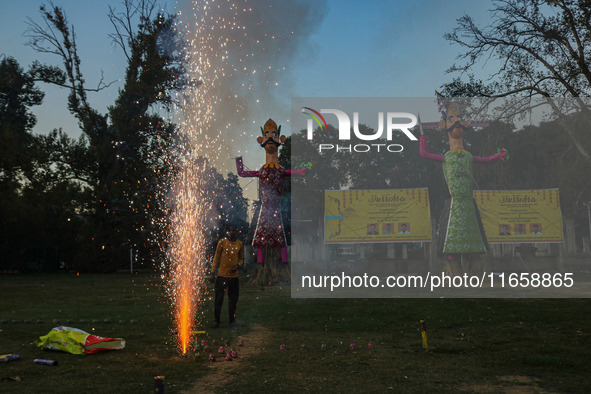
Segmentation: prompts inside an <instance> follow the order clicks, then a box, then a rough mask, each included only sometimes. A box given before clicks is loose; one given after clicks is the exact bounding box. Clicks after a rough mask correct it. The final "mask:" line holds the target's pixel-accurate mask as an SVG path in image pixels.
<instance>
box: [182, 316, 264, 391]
mask: <svg viewBox="0 0 591 394" xmlns="http://www.w3.org/2000/svg"><path fill="white" fill-rule="evenodd" d="M270 334H271V331H270V330H269V329H268V328H266V327H264V326H261V325H254V326H252V328H251V330H250V332H249V333H248V334H245V335H239V336H238V337H237V338H236V341H238V340H239V339H242V340H243V341H244V346H240V347H238V346H236V344H235V343H233V344H232V347H234V348H235V349H236V350H237V351H238V358H234V359H233V360H232V361H226V359H225V355H222V354H219V355H218V354H216V358H217V360H216V361H215V362H209V361H207V357H208V356H209V355H207V354H206V355H204V356H203V357H204V359H203V361H201V362H202V363H203V364H204V365H207V367H208V369H209V370H208V372H207V374H206V375H205V376H204V377H202V378H201V379H199V380H197V381H196V382H195V383H194V384H193V386H192V387H191V388H190V389H188V390H185V391H183V392H182V393H183V394H191V393H204V392H209V393H211V392H212V391H213V389H214V388H215V387H217V386H219V385H220V384H221V383H223V384H227V383H229V382H231V381H232V380H234V379H236V378H237V375H236V371H237V370H238V369H239V368H240V366H241V365H242V363H245V362H247V361H248V359H249V358H250V357H252V356H254V355H256V354H258V353H260V352H261V351H262V350H263V347H264V342H265V340H266V339H268V338H269V337H270ZM206 363H207V364H206Z"/></svg>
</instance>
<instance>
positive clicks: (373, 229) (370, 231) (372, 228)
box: [367, 223, 379, 235]
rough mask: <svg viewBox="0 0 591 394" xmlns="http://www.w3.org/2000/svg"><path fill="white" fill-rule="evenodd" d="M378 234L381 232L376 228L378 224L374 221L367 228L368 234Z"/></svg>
mask: <svg viewBox="0 0 591 394" xmlns="http://www.w3.org/2000/svg"><path fill="white" fill-rule="evenodd" d="M376 234H379V233H378V230H376V225H375V224H373V223H372V224H370V225H369V229H368V230H367V235H376Z"/></svg>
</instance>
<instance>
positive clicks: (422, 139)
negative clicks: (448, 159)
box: [419, 135, 443, 161]
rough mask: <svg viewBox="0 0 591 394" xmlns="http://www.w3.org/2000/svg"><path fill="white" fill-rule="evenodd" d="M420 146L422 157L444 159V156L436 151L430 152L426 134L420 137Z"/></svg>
mask: <svg viewBox="0 0 591 394" xmlns="http://www.w3.org/2000/svg"><path fill="white" fill-rule="evenodd" d="M419 147H420V150H419V153H420V154H421V157H422V158H424V159H429V160H436V161H443V156H441V155H436V154H435V153H429V151H428V150H427V137H425V136H424V135H423V136H421V137H420V138H419Z"/></svg>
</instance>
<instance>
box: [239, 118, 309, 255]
mask: <svg viewBox="0 0 591 394" xmlns="http://www.w3.org/2000/svg"><path fill="white" fill-rule="evenodd" d="M280 130H281V127H279V128H277V125H276V124H275V122H274V121H273V120H272V119H269V120H268V121H267V123H265V128H264V129H262V128H261V131H262V132H263V137H259V139H258V142H259V143H260V144H261V146H262V147H263V148H265V150H266V151H267V162H266V164H265V165H264V166H263V167H262V168H261V169H260V170H259V171H245V170H244V164H243V163H242V158H241V157H238V158H236V169H237V171H238V175H239V176H241V177H258V178H259V190H260V196H261V210H260V212H259V217H258V222H257V228H256V231H255V234H254V238H253V241H252V245H253V246H255V247H257V248H258V250H257V255H258V262H259V263H263V262H264V256H263V248H281V260H282V261H283V262H285V263H286V262H287V260H288V257H287V242H286V239H285V227H284V225H283V220H282V218H281V198H282V197H283V180H284V178H285V177H286V176H291V175H305V172H304V171H303V170H286V169H285V168H283V167H281V166H280V165H279V164H278V163H277V158H278V156H277V148H278V147H279V146H280V145H281V143H280V141H281V142H285V136H280V134H279V133H280ZM267 145H270V146H269V147H267Z"/></svg>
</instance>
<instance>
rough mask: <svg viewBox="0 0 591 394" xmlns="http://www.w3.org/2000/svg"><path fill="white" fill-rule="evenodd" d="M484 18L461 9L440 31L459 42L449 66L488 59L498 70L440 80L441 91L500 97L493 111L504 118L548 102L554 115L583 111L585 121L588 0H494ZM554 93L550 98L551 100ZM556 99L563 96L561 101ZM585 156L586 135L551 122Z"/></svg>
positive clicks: (466, 66) (590, 50)
mask: <svg viewBox="0 0 591 394" xmlns="http://www.w3.org/2000/svg"><path fill="white" fill-rule="evenodd" d="M489 12H490V15H491V24H490V25H489V26H487V27H486V28H481V27H478V26H477V25H476V23H475V22H474V20H473V19H472V18H471V17H470V16H468V15H464V16H462V17H461V18H460V19H458V25H457V26H456V27H455V28H454V30H453V31H452V32H451V33H448V34H446V35H445V38H446V39H447V40H449V41H451V42H452V43H455V44H458V45H460V46H461V47H462V49H463V52H461V53H460V54H459V55H458V58H459V59H460V60H461V61H463V63H460V64H454V65H453V66H452V67H451V68H450V69H449V71H450V72H461V73H463V74H466V73H469V72H470V71H471V70H472V69H473V68H474V67H476V66H477V65H479V64H481V63H483V64H486V63H487V62H488V61H490V60H491V59H492V60H495V61H497V62H498V65H495V67H498V70H497V71H496V72H494V73H492V75H491V76H490V77H489V78H488V80H486V81H485V82H483V81H480V80H477V79H476V78H474V76H473V75H469V79H468V81H462V80H461V79H459V78H457V79H455V80H454V81H452V82H451V83H448V84H445V85H444V86H443V91H444V93H445V94H447V95H449V96H482V97H492V98H499V97H504V98H507V99H506V101H505V102H504V103H503V105H502V106H501V108H500V111H499V114H501V116H502V117H503V118H504V119H505V120H511V119H512V118H514V117H515V116H518V115H522V114H523V113H526V112H528V111H530V110H531V109H532V108H533V107H536V106H540V105H548V106H550V108H551V109H552V111H553V113H554V115H555V117H557V118H559V119H561V120H564V119H567V116H568V115H569V114H571V113H583V114H585V116H586V117H587V119H589V120H591V111H590V108H589V100H586V99H584V98H583V97H589V96H591V63H590V60H589V55H590V54H591V24H590V23H589V19H590V17H591V3H589V2H588V1H585V0H580V1H571V0H498V1H495V2H494V6H493V8H492V9H491V10H490V11H489ZM556 98H558V99H556ZM561 98H567V99H568V100H564V99H562V100H561ZM557 125H558V126H559V127H561V128H562V129H563V130H564V131H565V132H566V133H568V135H569V137H570V139H571V140H572V143H573V144H574V146H575V147H576V149H577V150H578V152H579V154H581V155H582V156H583V157H584V158H585V159H586V160H587V161H589V162H591V155H590V153H589V152H590V149H591V141H590V140H589V139H581V138H580V137H578V136H577V134H576V132H575V130H573V128H572V127H570V126H569V125H568V124H566V123H564V122H559V123H558V124H557Z"/></svg>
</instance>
